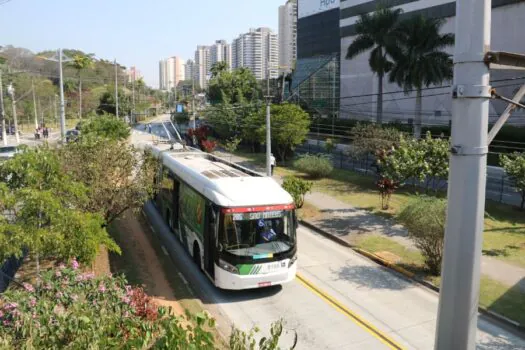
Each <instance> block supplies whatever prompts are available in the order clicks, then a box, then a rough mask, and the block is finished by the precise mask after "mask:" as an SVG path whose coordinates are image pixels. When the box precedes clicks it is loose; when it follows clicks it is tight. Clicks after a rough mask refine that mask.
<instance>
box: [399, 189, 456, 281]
mask: <svg viewBox="0 0 525 350" xmlns="http://www.w3.org/2000/svg"><path fill="white" fill-rule="evenodd" d="M446 212H447V201H446V200H444V199H438V198H433V197H425V196H421V197H416V198H415V199H413V200H411V201H410V202H409V203H408V204H407V205H406V206H405V207H404V208H403V209H402V210H401V212H400V213H399V215H398V216H397V218H398V219H399V221H400V222H401V223H402V224H403V225H404V226H405V227H406V228H407V230H408V233H409V236H410V237H411V238H412V239H413V240H414V243H415V244H416V247H417V248H419V249H420V250H421V253H422V254H423V257H424V258H425V264H426V265H427V268H428V269H429V271H430V273H432V274H433V275H436V276H438V275H439V273H440V271H441V261H442V260H443V241H444V237H445V221H446V220H445V218H446Z"/></svg>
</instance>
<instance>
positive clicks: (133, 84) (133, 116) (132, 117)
mask: <svg viewBox="0 0 525 350" xmlns="http://www.w3.org/2000/svg"><path fill="white" fill-rule="evenodd" d="M131 85H132V92H133V95H132V96H133V112H132V113H131V122H132V123H135V71H133V81H132V84H131Z"/></svg>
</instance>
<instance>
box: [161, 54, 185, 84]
mask: <svg viewBox="0 0 525 350" xmlns="http://www.w3.org/2000/svg"><path fill="white" fill-rule="evenodd" d="M184 79H185V69H184V62H183V60H182V58H180V57H178V56H173V57H169V58H167V59H165V60H161V61H160V62H159V88H160V89H161V90H171V89H172V88H174V87H175V86H177V84H178V83H179V81H181V80H184Z"/></svg>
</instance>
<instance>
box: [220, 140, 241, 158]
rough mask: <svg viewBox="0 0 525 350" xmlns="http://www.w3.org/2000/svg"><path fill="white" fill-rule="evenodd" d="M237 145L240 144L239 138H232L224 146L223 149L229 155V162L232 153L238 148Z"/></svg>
mask: <svg viewBox="0 0 525 350" xmlns="http://www.w3.org/2000/svg"><path fill="white" fill-rule="evenodd" d="M239 143H241V139H240V138H239V137H232V138H231V139H229V140H227V141H226V143H225V144H224V149H225V150H226V151H227V152H228V153H230V161H231V159H232V156H233V153H234V152H235V151H236V150H237V147H239Z"/></svg>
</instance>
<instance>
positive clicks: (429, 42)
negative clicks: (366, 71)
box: [389, 16, 454, 138]
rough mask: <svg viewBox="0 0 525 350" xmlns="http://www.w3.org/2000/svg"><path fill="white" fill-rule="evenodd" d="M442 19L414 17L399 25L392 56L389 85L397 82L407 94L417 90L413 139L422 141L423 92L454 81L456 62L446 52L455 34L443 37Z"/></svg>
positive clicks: (452, 42) (452, 43)
mask: <svg viewBox="0 0 525 350" xmlns="http://www.w3.org/2000/svg"><path fill="white" fill-rule="evenodd" d="M443 24H444V20H442V19H428V18H425V17H423V16H417V17H412V18H410V19H407V20H406V21H403V22H402V23H400V24H399V32H400V40H399V44H398V45H397V46H396V48H395V49H394V50H393V51H392V52H391V55H392V57H393V59H394V66H393V67H392V69H391V71H390V77H389V78H390V79H389V80H390V82H396V83H397V84H398V85H399V86H400V87H402V88H403V89H404V90H405V93H408V92H409V91H410V90H416V109H415V121H414V136H415V137H416V138H419V137H421V121H422V116H421V112H422V89H423V87H428V86H430V85H440V84H442V83H443V82H444V81H447V80H451V79H452V75H453V62H452V57H451V55H450V54H449V53H447V52H445V51H443V50H444V49H446V48H447V47H450V46H452V45H454V34H452V33H448V34H440V30H441V27H442V26H443Z"/></svg>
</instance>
